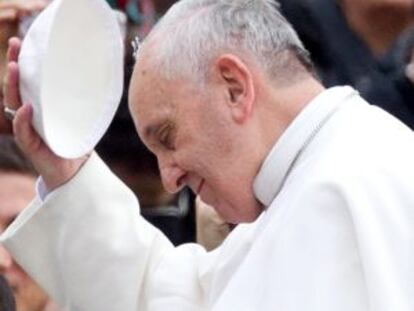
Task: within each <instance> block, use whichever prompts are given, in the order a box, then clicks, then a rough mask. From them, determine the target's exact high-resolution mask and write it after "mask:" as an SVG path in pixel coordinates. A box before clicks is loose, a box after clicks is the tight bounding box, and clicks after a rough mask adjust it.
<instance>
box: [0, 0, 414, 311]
mask: <svg viewBox="0 0 414 311" xmlns="http://www.w3.org/2000/svg"><path fill="white" fill-rule="evenodd" d="M107 2H108V3H109V4H110V6H111V7H112V8H113V9H114V10H116V12H117V13H116V14H118V16H119V18H118V20H119V24H120V29H121V31H122V32H123V34H124V37H125V45H126V49H125V51H126V52H125V89H124V95H123V97H122V101H121V104H120V106H119V109H118V112H117V114H116V117H115V119H114V121H113V123H112V124H111V126H110V128H109V130H108V132H107V134H106V135H105V137H104V138H103V139H102V140H101V142H100V143H99V145H98V146H97V152H98V153H99V155H100V156H101V157H102V158H103V159H104V161H105V162H106V163H107V164H108V165H109V166H110V167H111V169H112V170H113V171H114V172H115V173H116V174H117V175H118V176H119V177H120V178H121V179H122V180H123V181H124V182H125V183H126V184H127V185H128V186H129V187H130V188H131V189H132V190H133V191H134V192H135V193H136V194H137V196H138V197H139V198H140V203H141V207H142V214H143V215H144V217H145V218H146V219H148V220H149V221H150V222H151V223H153V224H154V225H156V226H157V227H159V228H160V229H161V230H162V231H163V232H164V233H165V234H166V235H167V236H168V237H169V238H170V239H171V241H172V242H173V243H174V244H175V245H178V244H182V243H186V242H195V241H198V242H199V243H201V244H203V245H204V246H205V247H206V248H207V249H209V250H211V249H214V248H215V247H217V246H218V245H219V244H220V243H221V241H222V240H223V239H224V238H225V236H226V235H227V234H228V232H230V230H231V227H230V226H229V225H227V224H226V223H224V222H223V221H222V220H221V219H220V217H219V216H218V215H217V214H216V213H215V212H214V210H213V209H212V208H211V207H209V206H207V205H205V204H204V203H203V202H201V201H200V200H196V198H195V196H194V194H193V193H191V191H190V190H188V189H183V190H182V191H180V193H178V194H168V193H166V192H165V191H164V190H163V186H162V183H161V180H160V177H159V173H158V167H157V163H156V159H155V157H154V156H153V155H152V154H151V153H150V152H149V151H148V150H147V149H146V147H145V146H144V145H143V144H142V143H141V142H140V141H139V139H138V136H137V134H136V131H135V127H134V124H133V122H132V119H131V116H130V114H129V112H128V105H127V90H128V85H129V80H130V77H131V73H132V68H133V65H134V59H133V57H132V52H133V51H132V47H131V45H130V42H131V40H132V39H133V38H134V37H135V35H137V34H138V35H140V36H141V37H143V36H145V34H147V33H148V31H149V30H150V29H151V27H152V26H153V25H154V24H155V22H156V21H157V19H158V18H159V17H160V16H162V14H163V13H164V12H165V11H166V10H167V9H168V8H169V7H170V6H171V5H172V4H173V2H175V1H170V0H108V1H107ZM279 2H280V8H281V11H282V12H283V14H284V15H285V17H286V18H287V19H288V20H289V21H290V22H291V23H292V24H293V25H294V27H295V29H296V30H297V32H298V34H299V36H300V37H301V39H302V41H303V42H304V43H305V46H306V48H307V49H308V51H309V52H310V54H311V58H312V60H313V62H314V66H315V68H316V71H317V73H318V75H319V78H320V79H321V80H322V81H323V83H324V84H325V85H326V86H334V85H351V86H353V87H354V88H356V89H357V90H358V91H359V92H360V93H361V95H362V96H363V97H364V98H366V99H367V100H368V102H369V103H371V104H373V105H377V106H379V107H381V108H383V109H385V110H387V111H388V112H390V113H391V114H393V115H394V116H395V117H397V118H399V119H400V120H402V121H403V122H404V123H405V124H406V125H407V126H409V127H411V128H414V101H413V99H414V96H413V83H414V29H413V28H412V26H413V22H414V0H364V1H361V0H281V1H279ZM47 5H48V1H47V0H0V77H2V76H3V75H4V72H5V70H6V69H5V57H6V51H7V42H8V39H9V38H10V37H12V36H20V37H23V36H24V34H25V33H26V32H27V29H28V27H30V23H31V22H32V21H33V20H34V19H35V17H36V15H37V14H38V13H39V12H40V11H41V10H42V9H44V8H45V7H46V6H47ZM0 81H2V79H1V80H0ZM0 83H2V82H0ZM0 106H1V110H3V106H2V94H1V88H0ZM367 126H369V124H367ZM0 133H2V136H1V137H0V232H1V231H3V230H4V229H5V228H6V227H7V225H8V224H10V222H11V221H12V220H13V219H14V218H15V217H16V215H17V214H18V213H19V212H20V211H21V210H22V209H23V208H24V207H25V206H26V205H27V204H28V203H29V202H30V200H31V198H32V197H33V196H34V189H35V187H34V185H35V181H36V172H34V171H33V169H32V168H31V166H30V163H27V161H26V160H25V159H24V156H23V155H22V154H21V153H20V152H19V150H18V149H17V147H16V146H15V144H14V142H13V139H12V138H11V126H10V123H9V122H8V121H7V120H5V119H4V117H3V115H2V114H0ZM0 274H1V275H2V276H3V277H4V279H3V278H0V311H1V310H18V311H46V310H49V311H51V310H58V308H57V307H56V306H55V305H54V304H53V302H51V301H49V299H48V298H47V296H46V294H45V293H44V292H43V291H42V289H40V288H39V287H38V286H37V285H36V284H35V283H34V282H33V281H31V279H30V277H29V276H28V275H26V274H25V272H24V271H22V270H21V269H20V268H19V265H18V264H17V263H15V262H14V261H13V259H12V258H11V257H10V255H9V254H8V253H7V251H6V250H5V249H4V248H2V247H1V246H0ZM6 281H7V282H6ZM7 286H9V287H10V288H11V292H12V293H13V296H14V298H13V297H11V295H10V293H11V292H10V289H7ZM14 301H15V303H14Z"/></svg>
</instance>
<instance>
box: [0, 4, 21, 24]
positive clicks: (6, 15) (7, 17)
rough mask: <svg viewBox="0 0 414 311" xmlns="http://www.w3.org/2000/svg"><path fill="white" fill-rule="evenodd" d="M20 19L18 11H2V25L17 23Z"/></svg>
mask: <svg viewBox="0 0 414 311" xmlns="http://www.w3.org/2000/svg"><path fill="white" fill-rule="evenodd" d="M0 4H1V2H0ZM17 18H18V13H17V11H16V10H12V9H4V10H3V9H0V23H4V22H7V23H10V22H15V21H16V20H17Z"/></svg>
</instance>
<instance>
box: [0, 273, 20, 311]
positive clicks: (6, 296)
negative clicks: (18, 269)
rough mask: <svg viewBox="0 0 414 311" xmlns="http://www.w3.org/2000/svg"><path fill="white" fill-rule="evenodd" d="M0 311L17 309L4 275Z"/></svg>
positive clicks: (0, 285) (1, 281) (1, 284)
mask: <svg viewBox="0 0 414 311" xmlns="http://www.w3.org/2000/svg"><path fill="white" fill-rule="evenodd" d="M0 311H16V303H15V301H14V297H13V293H12V291H11V289H10V286H9V284H8V283H7V281H6V280H5V279H4V277H2V276H0Z"/></svg>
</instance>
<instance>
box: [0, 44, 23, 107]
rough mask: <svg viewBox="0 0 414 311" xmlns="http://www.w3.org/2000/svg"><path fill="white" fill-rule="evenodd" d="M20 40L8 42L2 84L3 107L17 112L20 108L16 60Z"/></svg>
mask: <svg viewBox="0 0 414 311" xmlns="http://www.w3.org/2000/svg"><path fill="white" fill-rule="evenodd" d="M20 45H21V43H20V40H19V39H17V38H12V39H10V40H9V49H8V51H7V61H8V64H7V70H6V75H5V77H4V83H3V96H4V106H7V107H8V108H11V109H14V110H17V109H18V108H19V107H20V106H21V102H20V94H19V68H18V65H17V58H18V55H19V51H20Z"/></svg>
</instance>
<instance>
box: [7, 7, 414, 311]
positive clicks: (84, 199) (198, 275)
mask: <svg viewBox="0 0 414 311" xmlns="http://www.w3.org/2000/svg"><path fill="white" fill-rule="evenodd" d="M17 50H18V42H17V41H13V42H11V48H10V53H9V54H10V58H9V59H10V60H11V63H10V64H9V66H8V69H9V70H8V79H7V81H8V88H7V89H6V99H7V104H8V107H9V108H11V109H17V108H18V107H19V106H20V103H19V101H18V95H17V92H16V80H17V79H16V78H17V64H16V63H15V62H14V60H15V59H16V55H17ZM130 105H131V111H132V114H133V116H134V119H135V122H136V127H137V130H138V133H139V135H140V136H141V138H142V139H143V141H144V142H145V143H146V145H147V146H148V147H149V148H150V149H151V151H153V152H154V153H155V154H156V156H157V158H158V161H159V167H160V171H161V175H162V179H163V182H164V185H165V188H166V189H168V190H169V191H171V192H174V191H178V190H179V189H180V188H181V187H182V186H183V185H188V186H190V187H191V188H192V189H193V190H194V192H196V193H198V194H199V195H200V197H201V198H202V200H203V201H205V202H206V203H207V204H210V205H212V206H214V207H215V208H216V210H217V211H218V212H219V213H220V214H221V216H222V217H223V218H224V219H225V220H226V221H228V222H231V223H239V224H240V225H238V226H237V227H236V228H235V229H234V230H233V231H232V232H231V234H230V235H229V236H228V238H227V239H226V240H225V241H224V243H223V244H222V245H221V246H220V247H219V248H218V249H216V250H215V251H213V252H210V253H206V252H205V250H204V249H203V248H202V247H200V246H197V245H183V246H181V247H178V248H174V247H173V246H172V245H171V243H170V242H169V241H168V240H167V239H166V238H165V237H164V236H163V235H162V234H161V233H160V232H159V231H157V230H156V229H155V228H153V227H152V226H150V225H149V224H148V223H146V222H145V221H144V220H143V219H142V218H141V217H140V216H139V215H138V213H137V212H136V207H137V206H138V202H137V200H136V199H135V198H134V196H133V195H132V194H131V192H130V191H129V190H128V189H126V187H125V186H123V184H122V183H121V182H120V181H119V180H117V179H116V178H115V177H114V176H113V174H112V173H111V172H110V171H109V170H108V169H107V168H106V167H105V165H104V164H103V163H102V161H100V159H99V158H98V157H97V156H96V154H92V155H91V156H90V157H88V159H85V158H83V159H77V160H72V161H68V160H63V159H59V158H57V157H56V156H54V155H53V154H52V153H51V152H50V151H49V150H48V149H47V148H46V147H45V145H44V144H43V143H42V142H41V140H40V139H39V137H38V136H37V135H36V134H35V133H34V132H33V130H32V128H31V127H30V125H29V124H30V123H29V121H30V118H31V108H30V106H27V105H24V106H23V107H21V108H19V109H18V111H17V114H16V116H15V119H14V124H13V125H14V131H15V134H16V138H17V140H18V142H19V144H20V146H21V147H22V148H23V150H24V151H25V152H26V154H27V155H28V156H29V157H30V158H31V159H32V161H33V163H34V164H35V166H36V168H37V169H38V170H39V171H40V172H41V175H42V181H41V182H40V185H39V193H40V195H39V196H38V197H37V198H36V199H35V200H34V201H33V203H32V204H31V205H30V206H29V207H28V208H27V209H26V210H25V211H24V212H23V213H22V214H21V215H20V216H19V217H18V218H17V219H16V221H15V222H14V223H13V224H12V225H11V226H10V227H9V228H8V230H7V231H6V232H5V233H4V234H3V236H2V240H3V241H4V243H5V244H6V246H7V247H8V248H9V250H10V251H11V252H12V253H13V255H14V256H16V258H17V259H18V261H19V262H20V263H21V264H22V265H23V266H24V267H25V268H26V269H27V270H28V271H30V273H31V274H32V275H33V276H34V277H35V278H36V279H37V280H38V281H39V282H40V283H41V284H42V285H43V286H44V288H45V289H46V290H47V291H48V292H49V293H50V294H51V295H52V296H53V297H54V298H55V299H56V300H57V301H58V302H59V303H60V304H61V305H62V306H63V307H65V308H66V310H88V311H95V310H96V311H98V310H99V311H102V310H123V311H136V310H152V311H154V310H191V311H194V310H214V311H224V310H225V311H228V310H260V311H274V310H290V311H292V310H298V311H299V310H300V311H303V310H307V311H328V310H329V311H331V310H336V311H345V310H346V311H349V310H358V311H361V310H365V311H366V310H376V311H385V310H387V311H388V310H399V311H408V310H413V309H414V300H413V297H414V288H413V284H414V273H413V272H414V267H413V265H414V264H413V262H414V261H413V255H414V252H413V243H412V241H413V230H414V210H413V208H412V206H413V205H414V183H413V180H414V166H413V165H412V159H413V158H414V135H413V133H412V132H411V131H410V130H409V129H408V128H407V127H406V126H404V125H403V124H402V123H400V122H399V121H397V120H396V119H394V118H393V117H391V116H390V115H389V114H387V113H386V112H384V111H382V110H381V109H379V108H375V107H373V106H370V105H368V104H367V103H366V102H365V101H364V100H362V99H361V98H360V97H359V96H358V94H357V93H356V92H355V91H354V90H353V89H351V88H349V87H339V88H333V89H328V90H325V89H324V88H323V86H322V85H321V84H320V83H319V82H318V80H317V79H315V77H314V75H313V72H312V70H311V65H310V62H309V60H308V58H307V53H306V51H304V49H303V47H302V44H301V43H300V41H299V40H298V38H297V36H296V34H295V32H294V31H293V29H292V28H291V26H290V25H289V24H288V23H287V22H286V20H285V19H284V18H283V17H282V16H281V15H280V14H279V12H278V11H277V9H276V8H275V7H274V6H272V2H271V1H267V0H257V1H248V0H236V1H234V0H231V1H230V0H185V1H181V2H178V3H177V4H176V5H175V6H174V7H173V8H172V9H171V10H170V11H169V12H168V13H167V14H166V16H165V17H164V18H163V19H162V20H161V21H160V23H159V24H158V25H157V26H156V27H155V29H154V30H153V31H152V32H151V34H150V35H149V36H148V37H147V39H146V40H145V42H144V43H143V45H142V46H141V49H140V51H139V53H138V56H137V63H136V67H135V72H134V76H133V80H132V83H131V90H130ZM8 115H9V116H10V117H11V116H12V115H13V113H12V111H9V112H8ZM137 161H139V159H137Z"/></svg>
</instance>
